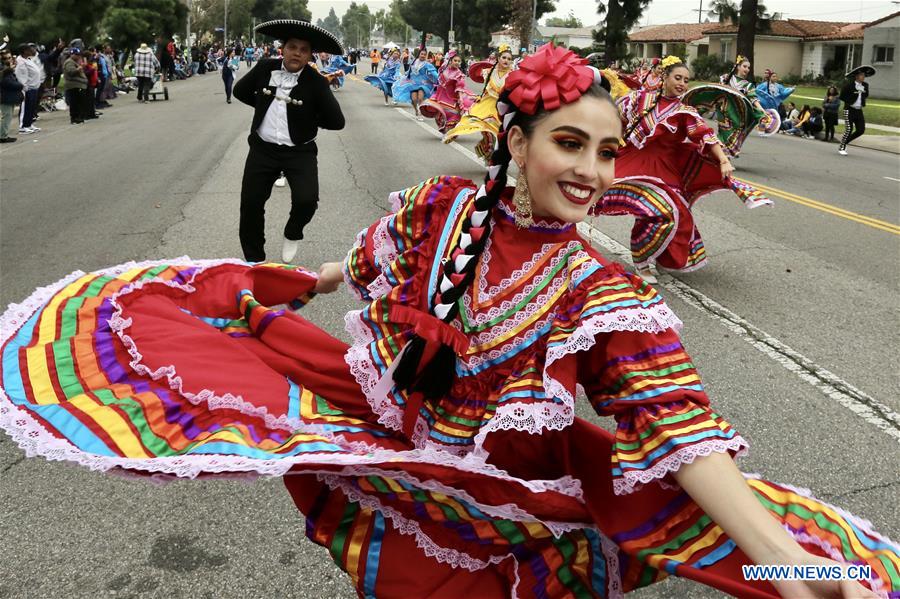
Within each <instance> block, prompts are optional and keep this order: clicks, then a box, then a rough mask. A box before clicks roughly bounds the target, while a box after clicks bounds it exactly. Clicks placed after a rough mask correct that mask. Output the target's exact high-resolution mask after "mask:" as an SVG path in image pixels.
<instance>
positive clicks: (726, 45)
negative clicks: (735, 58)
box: [722, 40, 734, 60]
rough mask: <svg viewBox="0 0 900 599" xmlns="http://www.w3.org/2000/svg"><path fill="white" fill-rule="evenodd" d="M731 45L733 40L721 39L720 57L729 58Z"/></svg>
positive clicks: (730, 56) (732, 45)
mask: <svg viewBox="0 0 900 599" xmlns="http://www.w3.org/2000/svg"><path fill="white" fill-rule="evenodd" d="M733 47H734V42H733V41H732V40H722V58H724V59H725V60H731V58H732V53H731V49H732V48H733Z"/></svg>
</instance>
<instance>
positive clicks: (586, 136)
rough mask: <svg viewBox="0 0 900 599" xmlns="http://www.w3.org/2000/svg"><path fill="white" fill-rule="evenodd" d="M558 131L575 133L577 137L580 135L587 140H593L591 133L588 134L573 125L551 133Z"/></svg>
mask: <svg viewBox="0 0 900 599" xmlns="http://www.w3.org/2000/svg"><path fill="white" fill-rule="evenodd" d="M557 131H567V132H569V133H574V134H575V135H580V136H581V137H584V138H586V139H590V138H591V135H590V133H588V132H587V131H584V130H582V129H579V128H578V127H572V126H571V125H561V126H559V127H557V128H556V129H553V130H552V131H550V133H556V132H557Z"/></svg>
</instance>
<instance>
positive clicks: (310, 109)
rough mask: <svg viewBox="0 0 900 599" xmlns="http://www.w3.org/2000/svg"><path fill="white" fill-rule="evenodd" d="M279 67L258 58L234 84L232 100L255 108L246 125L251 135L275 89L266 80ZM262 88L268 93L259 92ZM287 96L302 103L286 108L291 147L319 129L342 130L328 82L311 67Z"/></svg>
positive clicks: (273, 60) (276, 61)
mask: <svg viewBox="0 0 900 599" xmlns="http://www.w3.org/2000/svg"><path fill="white" fill-rule="evenodd" d="M280 68H281V59H277V58H265V59H262V60H260V61H259V62H257V63H256V66H254V67H253V68H252V69H250V72H249V73H247V74H246V75H244V76H243V77H241V78H240V80H239V81H238V82H237V83H235V84H234V97H235V98H237V99H238V100H240V101H241V102H243V103H244V104H248V105H250V106H253V107H254V109H255V111H254V113H253V123H252V124H251V125H250V132H251V133H252V132H254V131H256V130H257V129H258V128H259V126H260V124H262V121H263V117H265V116H266V112H267V111H268V110H269V106H271V105H272V102H274V101H275V89H276V88H275V87H274V86H270V85H269V77H270V76H271V74H272V71H275V70H278V69H280ZM264 89H268V90H269V91H270V92H272V93H270V94H266V93H263V90H264ZM290 97H291V99H292V100H301V101H302V102H303V104H301V105H299V106H298V105H296V104H288V105H287V118H288V132H289V133H290V135H291V141H292V142H294V144H295V145H300V144H304V143H306V142H308V141H310V140H311V139H313V138H315V136H316V132H317V130H318V129H319V128H320V127H321V128H322V129H333V130H338V129H343V128H344V113H342V112H341V106H340V104H338V101H337V100H336V99H335V97H334V94H333V93H331V88H330V87H329V86H328V81H327V80H326V79H325V77H323V76H322V75H320V74H319V73H318V72H317V71H316V70H315V69H314V68H312V67H311V66H306V67H304V68H303V71H302V72H301V73H300V77H299V78H298V79H297V85H296V86H294V89H292V90H291V93H290Z"/></svg>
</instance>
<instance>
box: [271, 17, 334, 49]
mask: <svg viewBox="0 0 900 599" xmlns="http://www.w3.org/2000/svg"><path fill="white" fill-rule="evenodd" d="M254 31H256V32H258V33H261V34H263V35H268V36H271V37H274V38H275V39H279V40H281V41H287V40H289V39H291V38H294V39H298V40H305V41H307V42H309V45H310V46H312V51H313V52H327V53H329V54H340V55H343V54H344V47H343V46H341V42H340V41H339V40H338V38H337V37H335V36H334V34H333V33H331V32H330V31H328V30H326V29H322V28H321V27H317V26H316V25H313V24H312V23H310V22H308V21H297V20H295V19H275V20H274V21H266V22H265V23H260V24H259V25H257V26H256V27H255V28H254Z"/></svg>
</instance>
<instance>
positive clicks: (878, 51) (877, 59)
mask: <svg viewBox="0 0 900 599" xmlns="http://www.w3.org/2000/svg"><path fill="white" fill-rule="evenodd" d="M872 53H873V54H874V56H873V57H872V62H874V63H875V64H893V62H894V47H893V46H875V47H874V48H873V49H872Z"/></svg>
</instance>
